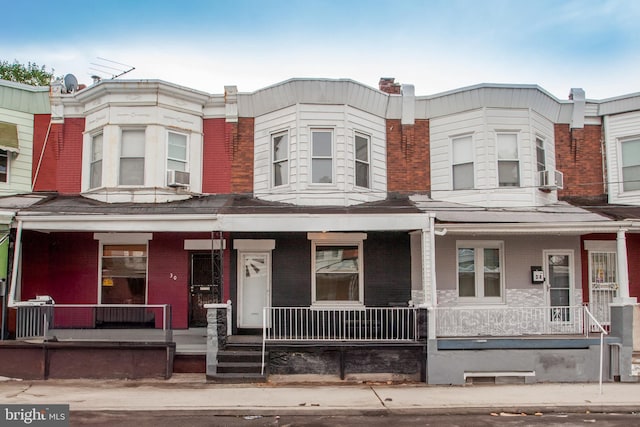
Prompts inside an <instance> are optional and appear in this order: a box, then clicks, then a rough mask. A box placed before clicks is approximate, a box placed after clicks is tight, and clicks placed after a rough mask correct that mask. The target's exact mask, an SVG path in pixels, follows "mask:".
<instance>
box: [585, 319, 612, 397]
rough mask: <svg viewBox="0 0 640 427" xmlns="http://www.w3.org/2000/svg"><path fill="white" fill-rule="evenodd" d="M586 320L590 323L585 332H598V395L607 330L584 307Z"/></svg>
mask: <svg viewBox="0 0 640 427" xmlns="http://www.w3.org/2000/svg"><path fill="white" fill-rule="evenodd" d="M584 312H585V314H586V320H587V321H588V322H589V323H590V326H589V327H588V328H587V331H591V330H594V329H595V330H597V331H598V332H600V373H599V376H598V384H599V386H600V394H602V366H603V363H604V336H605V335H608V333H607V330H606V329H605V328H604V327H603V326H602V325H601V324H600V322H598V320H597V319H596V318H595V316H594V315H593V314H592V313H591V312H590V311H589V308H588V307H587V306H585V307H584Z"/></svg>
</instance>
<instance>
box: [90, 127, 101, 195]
mask: <svg viewBox="0 0 640 427" xmlns="http://www.w3.org/2000/svg"><path fill="white" fill-rule="evenodd" d="M98 137H100V138H101V142H100V145H101V147H100V158H99V159H95V158H94V157H93V155H94V153H95V150H94V145H95V140H96V138H98ZM98 162H100V174H99V176H100V182H98V183H97V185H93V184H94V183H93V167H94V166H95V165H96V164H97V163H98ZM103 180H104V132H98V133H95V134H93V135H91V138H90V141H89V189H94V188H100V187H102V186H103Z"/></svg>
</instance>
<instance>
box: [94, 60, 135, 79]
mask: <svg viewBox="0 0 640 427" xmlns="http://www.w3.org/2000/svg"><path fill="white" fill-rule="evenodd" d="M96 59H97V61H96V62H92V63H91V65H93V67H89V69H90V70H93V71H94V73H93V74H92V75H91V78H92V79H93V81H94V83H96V82H98V81H100V80H102V79H117V78H118V77H120V76H122V75H125V74H127V73H129V72H131V71H133V70H135V69H136V67H134V66H132V65H127V64H123V63H121V62H116V61H112V60H110V59H106V58H100V57H97V58H96Z"/></svg>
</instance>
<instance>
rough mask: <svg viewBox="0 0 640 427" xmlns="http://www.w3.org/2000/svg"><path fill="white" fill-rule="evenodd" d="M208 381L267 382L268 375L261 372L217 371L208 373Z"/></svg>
mask: <svg viewBox="0 0 640 427" xmlns="http://www.w3.org/2000/svg"><path fill="white" fill-rule="evenodd" d="M207 382H210V383H218V384H239V383H265V382H267V376H266V375H262V374H259V373H258V374H253V373H217V374H214V375H207Z"/></svg>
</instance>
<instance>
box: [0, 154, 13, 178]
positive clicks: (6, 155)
mask: <svg viewBox="0 0 640 427" xmlns="http://www.w3.org/2000/svg"><path fill="white" fill-rule="evenodd" d="M0 158H5V159H6V162H7V172H6V174H5V175H6V179H5V180H4V181H2V180H0V185H3V184H9V179H10V176H9V171H10V169H11V167H10V164H11V151H7V150H0Z"/></svg>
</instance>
